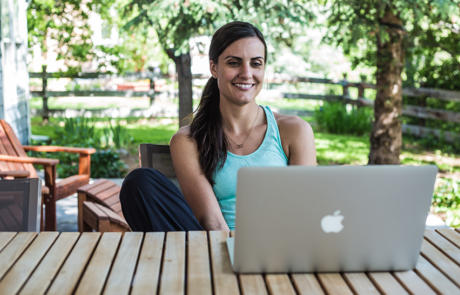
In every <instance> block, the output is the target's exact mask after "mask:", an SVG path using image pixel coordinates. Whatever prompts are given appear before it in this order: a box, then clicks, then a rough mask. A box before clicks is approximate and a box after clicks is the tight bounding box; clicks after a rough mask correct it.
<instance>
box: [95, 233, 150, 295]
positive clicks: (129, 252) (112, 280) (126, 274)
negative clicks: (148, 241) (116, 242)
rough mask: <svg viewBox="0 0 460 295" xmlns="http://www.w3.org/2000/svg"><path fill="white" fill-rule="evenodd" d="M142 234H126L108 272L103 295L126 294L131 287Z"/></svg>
mask: <svg viewBox="0 0 460 295" xmlns="http://www.w3.org/2000/svg"><path fill="white" fill-rule="evenodd" d="M142 238H143V233H141V232H126V233H124V235H123V240H122V241H121V245H120V249H119V250H118V253H117V257H116V258H115V262H114V264H113V267H112V270H111V271H110V275H109V279H108V280H107V284H106V286H105V289H104V294H128V293H129V288H130V287H131V280H132V278H133V274H134V270H135V268H136V262H137V257H138V255H139V250H140V247H141V244H142Z"/></svg>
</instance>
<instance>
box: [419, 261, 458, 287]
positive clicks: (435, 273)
mask: <svg viewBox="0 0 460 295" xmlns="http://www.w3.org/2000/svg"><path fill="white" fill-rule="evenodd" d="M415 269H416V271H417V273H418V274H419V275H420V276H421V277H422V278H424V279H425V281H426V282H427V284H428V285H430V286H431V287H432V288H433V289H435V290H436V291H437V292H438V293H442V294H460V293H459V292H460V289H459V288H458V287H457V286H456V285H455V284H454V283H453V282H452V281H451V280H449V279H448V278H446V277H445V276H444V274H442V273H441V272H440V271H439V270H438V269H437V268H435V267H434V266H433V265H432V264H431V263H430V262H429V261H428V260H426V259H425V258H424V257H423V256H420V257H419V258H418V262H417V265H416V266H415Z"/></svg>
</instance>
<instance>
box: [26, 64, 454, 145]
mask: <svg viewBox="0 0 460 295" xmlns="http://www.w3.org/2000/svg"><path fill="white" fill-rule="evenodd" d="M29 77H30V78H40V79H42V89H41V90H40V91H31V93H32V95H34V96H41V97H42V98H43V108H42V116H43V118H44V119H48V118H49V113H50V112H52V111H53V110H50V109H49V108H48V97H53V96H94V97H105V96H112V97H137V96H148V97H149V98H150V102H151V103H152V102H153V100H154V98H155V95H156V94H158V92H156V91H155V80H157V79H159V78H168V76H164V75H158V74H156V73H154V72H139V73H126V74H124V75H116V74H112V73H75V74H71V73H49V72H47V71H46V67H43V71H42V72H39V73H37V72H35V73H29ZM60 78H69V79H115V78H129V79H148V80H149V88H148V90H146V91H135V90H73V91H50V90H48V86H47V85H48V79H60ZM207 78H208V76H205V75H193V79H196V80H199V79H207ZM268 83H269V84H270V85H278V84H285V83H289V84H298V83H314V84H323V85H339V86H341V87H342V94H341V95H324V94H307V93H283V94H282V95H283V98H293V99H309V100H323V101H339V102H342V103H345V104H352V105H357V106H359V107H373V105H374V101H373V100H371V99H368V98H366V97H365V95H364V93H365V89H376V85H374V84H370V83H366V82H350V81H347V80H346V79H342V80H334V79H325V78H313V77H289V78H280V77H274V78H272V79H271V80H270V81H268ZM350 88H357V90H358V95H357V97H356V98H352V97H351V96H350V91H349V90H350ZM402 93H403V95H405V96H410V97H420V98H422V99H426V98H428V97H430V98H435V99H439V100H444V101H452V102H460V91H449V90H442V89H432V88H403V90H402ZM308 113H311V112H308ZM402 114H403V115H405V116H410V117H415V118H419V119H420V121H421V126H417V125H408V124H403V126H402V130H403V132H404V133H406V134H411V135H414V136H418V137H426V136H435V137H437V138H444V139H445V140H446V141H449V142H454V141H460V134H457V133H454V132H446V131H443V130H438V129H434V128H428V127H425V126H424V125H425V122H424V120H425V119H434V120H442V121H446V122H453V123H460V113H457V112H453V111H449V110H443V109H433V108H427V107H424V106H416V105H404V106H403V109H402Z"/></svg>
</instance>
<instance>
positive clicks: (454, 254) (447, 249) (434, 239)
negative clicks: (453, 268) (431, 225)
mask: <svg viewBox="0 0 460 295" xmlns="http://www.w3.org/2000/svg"><path fill="white" fill-rule="evenodd" d="M425 239H427V240H428V241H430V242H431V243H432V244H434V245H436V247H437V248H438V249H439V250H441V251H442V252H443V254H444V255H446V256H448V257H449V258H450V259H452V260H454V261H455V262H456V263H457V264H458V265H460V251H459V250H458V247H457V246H455V245H454V244H453V243H452V242H450V241H449V240H447V239H446V238H444V237H443V236H442V235H441V234H439V233H437V232H435V231H432V230H427V231H425Z"/></svg>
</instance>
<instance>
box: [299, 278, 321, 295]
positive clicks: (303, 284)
mask: <svg viewBox="0 0 460 295" xmlns="http://www.w3.org/2000/svg"><path fill="white" fill-rule="evenodd" d="M292 281H293V283H294V286H295V288H296V290H297V291H298V292H299V293H300V294H312V295H313V294H315V295H316V294H317V295H321V294H324V291H323V289H322V288H321V285H320V284H319V282H318V279H317V278H316V276H315V275H314V274H293V275H292Z"/></svg>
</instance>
